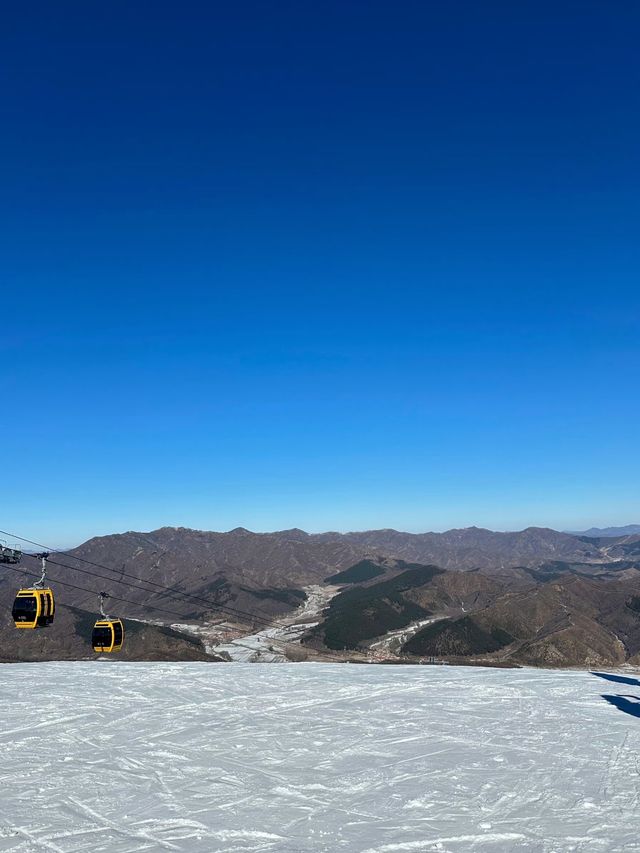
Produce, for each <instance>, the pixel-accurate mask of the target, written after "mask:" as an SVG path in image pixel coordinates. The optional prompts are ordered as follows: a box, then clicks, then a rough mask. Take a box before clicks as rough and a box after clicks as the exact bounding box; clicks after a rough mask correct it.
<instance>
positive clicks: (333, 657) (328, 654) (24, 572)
mask: <svg viewBox="0 0 640 853" xmlns="http://www.w3.org/2000/svg"><path fill="white" fill-rule="evenodd" d="M25 556H27V557H33V555H32V554H26V555H25ZM34 559H35V558H34ZM47 562H51V561H50V560H49V561H47ZM54 565H57V566H64V564H63V563H54ZM4 568H7V569H9V570H10V571H12V572H15V573H16V574H20V575H24V576H25V577H31V578H39V577H40V575H38V574H35V573H34V572H29V571H27V570H26V569H19V568H17V567H16V566H13V565H6V566H4ZM65 568H70V567H68V566H66V567H65ZM87 574H91V576H92V577H95V578H98V579H99V580H109V578H103V577H101V576H100V575H97V574H94V573H93V572H90V573H89V572H88V573H87ZM50 580H51V582H52V583H54V584H57V585H59V586H66V587H69V588H70V589H75V590H78V591H79V592H87V593H90V594H91V595H97V593H96V592H95V590H92V589H87V587H86V586H78V585H77V584H73V583H71V582H70V581H62V580H59V579H58V578H50ZM145 591H146V590H145ZM109 598H111V599H113V600H114V601H120V602H122V603H124V604H131V605H132V606H133V607H138V608H140V609H141V610H155V611H157V612H158V613H168V614H169V615H170V616H176V617H177V618H178V619H181V620H183V619H185V618H186V617H185V616H183V615H182V614H181V613H176V612H175V611H174V610H167V609H166V608H164V607H156V606H155V605H153V604H138V603H137V602H135V601H131V599H129V598H122V597H121V596H118V595H109ZM60 606H62V607H66V608H67V609H70V608H71V605H69V604H64V603H63V602H60ZM6 609H7V611H9V612H11V611H10V610H9V608H8V607H7V608H6ZM79 609H80V608H79ZM128 618H129V619H132V618H133V619H134V621H136V620H135V617H131V616H130V617H128ZM268 627H276V626H274V625H269V626H268ZM177 633H180V632H177ZM240 639H242V637H241V638H240ZM265 639H266V640H270V639H272V638H270V637H267V638H265ZM273 642H274V643H278V644H279V645H280V646H284V647H288V646H291V647H292V648H296V649H298V650H299V649H304V650H305V651H310V652H312V653H314V654H316V655H318V657H325V658H327V659H329V660H332V661H334V662H335V661H338V662H339V663H343V662H344V658H342V657H339V656H338V655H334V654H332V653H331V652H327V651H324V650H323V649H313V648H311V649H308V648H307V647H305V646H302V645H298V644H297V643H292V642H291V641H290V640H289V641H288V640H280V639H275V638H273ZM218 645H238V646H242V648H246V649H250V650H251V651H253V652H257V651H259V649H256V648H254V647H253V646H247V645H246V644H243V643H238V642H236V641H235V640H233V639H232V640H230V641H229V642H228V643H219V644H218Z"/></svg>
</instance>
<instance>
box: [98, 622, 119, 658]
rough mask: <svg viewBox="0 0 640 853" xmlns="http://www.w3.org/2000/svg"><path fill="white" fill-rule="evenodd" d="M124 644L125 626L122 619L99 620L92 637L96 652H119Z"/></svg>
mask: <svg viewBox="0 0 640 853" xmlns="http://www.w3.org/2000/svg"><path fill="white" fill-rule="evenodd" d="M123 643H124V625H123V624H122V620H121V619H98V621H97V622H96V624H95V625H94V626H93V635H92V637H91V645H92V646H93V651H94V652H119V651H120V649H121V648H122V644H123Z"/></svg>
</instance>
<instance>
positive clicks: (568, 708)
mask: <svg viewBox="0 0 640 853" xmlns="http://www.w3.org/2000/svg"><path fill="white" fill-rule="evenodd" d="M617 677H619V678H622V679H624V680H623V681H611V680H606V679H604V678H600V677H597V676H595V675H592V674H589V673H584V672H553V671H542V670H532V669H525V670H491V669H473V668H454V667H446V666H441V667H428V666H423V667H420V666H413V667H406V666H373V665H364V666H355V665H340V664H289V665H286V664H272V665H269V664H264V665H262V666H261V665H257V664H211V663H204V664H200V663H184V664H181V663H166V664H162V663H151V664H147V663H120V662H117V661H111V660H109V661H95V662H84V663H80V662H77V663H43V664H25V665H22V664H20V665H3V666H0V702H1V717H0V729H1V731H0V742H1V749H0V756H1V758H0V764H1V767H0V770H1V780H2V784H1V786H0V850H1V851H9V850H10V851H16V853H18V851H51V853H62V852H63V853H79V851H92V853H98V851H108V852H109V853H114V851H141V850H151V851H156V850H157V851H161V850H177V851H197V853H213V851H224V852H225V853H234V851H238V853H240V851H243V853H244V851H287V853H306V851H309V853H320V851H322V853H339V851H348V853H403V851H406V853H417V852H418V851H455V853H462V851H464V853H469V851H481V853H498V851H499V852H500V853H505V851H541V853H543V852H544V853H551V851H557V853H567V851H585V853H586V851H589V853H598V851H616V853H619V852H620V851H640V801H639V794H640V775H639V773H640V761H639V757H638V756H639V750H640V718H638V717H634V716H632V715H631V714H629V713H624V712H623V711H622V710H621V709H620V708H619V707H617V706H616V704H613V703H612V702H611V701H607V700H606V699H605V698H603V694H607V695H609V696H613V697H623V698H621V699H616V700H615V702H616V703H617V704H618V705H620V706H622V707H626V708H627V709H628V710H631V711H633V710H634V708H636V707H637V708H638V709H639V710H640V680H636V678H635V676H633V675H632V674H630V675H624V676H617ZM624 697H626V698H624ZM629 697H639V699H638V705H636V704H635V699H633V698H629ZM625 703H628V704H625Z"/></svg>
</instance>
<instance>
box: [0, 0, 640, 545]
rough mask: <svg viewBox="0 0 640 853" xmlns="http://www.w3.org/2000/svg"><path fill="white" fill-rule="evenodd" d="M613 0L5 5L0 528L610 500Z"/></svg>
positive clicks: (635, 351)
mask: <svg viewBox="0 0 640 853" xmlns="http://www.w3.org/2000/svg"><path fill="white" fill-rule="evenodd" d="M639 43H640V6H639V5H638V4H636V3H633V2H618V3H602V2H590V1H589V0H580V2H577V0H576V2H560V3H558V2H553V3H552V2H544V0H535V2H533V0H530V1H529V2H517V3H514V2H512V0H509V1H508V2H507V0H505V2H491V0H489V2H486V3H478V2H476V0H468V2H456V0H453V2H447V3H440V2H437V3H436V2H425V0H421V1H420V2H403V3H392V2H375V0H373V2H370V0H367V2H364V0H363V2H349V0H339V2H333V0H329V2H323V3H310V2H303V0H297V1H296V2H278V3H266V2H244V3H242V2H240V3H201V2H198V3H196V2H188V0H187V2H181V3H164V2H155V3H150V2H146V3H141V2H135V0H134V2H110V3H87V2H85V0H83V2H77V3H72V2H64V0H62V2H59V3H51V2H40V3H38V2H36V3H29V4H12V5H11V8H9V7H7V8H6V9H5V10H4V15H3V27H2V33H1V34H0V67H1V71H2V82H3V85H2V98H1V108H2V109H1V114H2V124H3V131H2V134H1V136H0V148H1V153H2V156H1V158H0V160H1V168H2V188H3V189H2V194H1V197H0V212H1V217H2V223H1V224H2V229H1V238H0V239H1V241H2V265H1V274H2V279H3V289H2V292H3V297H2V303H1V305H2V335H1V338H0V347H1V349H0V353H1V372H0V380H1V384H0V389H1V393H2V400H3V403H4V405H3V417H2V427H1V435H2V442H1V445H0V447H1V451H2V468H1V471H2V478H3V484H4V488H3V490H2V492H3V494H2V497H1V498H0V502H1V505H0V518H1V519H2V525H0V526H2V527H6V528H7V529H14V530H15V531H16V532H18V533H24V534H25V535H27V536H33V537H34V538H36V539H40V540H42V541H45V542H46V541H49V542H52V543H53V544H54V545H57V544H72V543H75V542H77V541H80V540H82V539H84V538H86V537H88V536H90V535H93V534H100V533H107V532H112V531H120V530H127V529H150V528H154V527H158V526H160V525H164V524H171V525H185V526H192V527H201V528H208V529H228V528H231V527H235V526H237V525H243V526H246V527H249V528H252V529H256V530H269V529H277V528H284V527H292V526H300V527H303V528H305V529H308V530H323V529H341V530H345V529H360V528H367V527H379V526H385V527H386V526H390V527H391V526H393V527H397V528H401V529H409V530H430V529H435V530H437V529H444V528H447V527H452V526H466V525H470V524H478V525H483V526H489V527H493V528H498V529H509V528H510V529H513V528H518V527H523V526H526V525H528V524H540V525H550V526H555V527H560V528H576V527H582V526H588V525H591V524H592V523H602V524H604V523H610V522H615V523H628V522H632V521H633V522H638V521H639V520H640V505H639V503H640V502H639V500H638V497H639V484H640V442H639V440H638V437H639V432H640V400H639V395H638V388H639V381H638V380H639V368H640V336H639V320H640V293H639V279H638V273H639V270H640V263H639V260H640V257H639V255H640V249H639V241H638V236H639V225H640V216H639V212H640V211H639V206H638V199H639V194H638V191H639V189H640V180H639V178H640V169H639V165H638V162H639V161H638V152H639V141H640V139H639V137H640V134H639V130H640V60H639V59H638V52H637V51H638V44H639Z"/></svg>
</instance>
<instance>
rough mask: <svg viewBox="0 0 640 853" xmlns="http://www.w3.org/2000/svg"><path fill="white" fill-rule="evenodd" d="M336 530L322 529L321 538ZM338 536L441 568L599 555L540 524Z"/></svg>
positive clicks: (532, 563)
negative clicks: (507, 529)
mask: <svg viewBox="0 0 640 853" xmlns="http://www.w3.org/2000/svg"><path fill="white" fill-rule="evenodd" d="M333 535H335V534H323V537H328V536H333ZM342 538H343V539H345V540H347V541H349V542H352V543H354V544H356V545H359V546H361V547H365V548H369V549H373V550H376V551H380V552H383V553H386V554H392V555H394V556H396V557H401V558H402V559H404V560H413V561H416V562H421V563H435V564H436V565H438V566H441V567H442V568H445V569H473V568H496V567H500V566H536V565H539V564H540V563H541V562H543V561H546V560H574V561H581V562H586V561H589V560H598V559H601V558H602V554H601V551H600V549H599V548H598V546H597V545H596V544H594V543H592V542H590V541H589V540H587V539H585V538H581V537H579V536H572V535H571V534H569V533H559V532H558V531H557V530H551V529H549V528H543V527H528V528H527V529H526V530H521V531H518V532H509V533H499V532H495V531H493V530H485V529H483V528H480V527H467V528H464V529H461V530H448V531H446V532H445V533H402V532H399V531H397V530H368V531H365V532H363V533H347V534H344V536H343V537H342Z"/></svg>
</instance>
